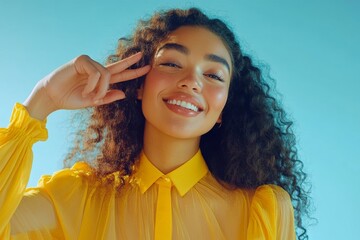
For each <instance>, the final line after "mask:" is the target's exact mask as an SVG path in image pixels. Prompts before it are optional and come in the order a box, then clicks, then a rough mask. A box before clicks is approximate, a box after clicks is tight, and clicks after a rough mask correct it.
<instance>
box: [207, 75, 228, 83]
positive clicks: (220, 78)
mask: <svg viewBox="0 0 360 240" xmlns="http://www.w3.org/2000/svg"><path fill="white" fill-rule="evenodd" d="M204 75H205V76H207V77H209V78H212V79H215V80H217V81H220V82H224V79H223V78H222V77H220V76H218V75H216V74H204Z"/></svg>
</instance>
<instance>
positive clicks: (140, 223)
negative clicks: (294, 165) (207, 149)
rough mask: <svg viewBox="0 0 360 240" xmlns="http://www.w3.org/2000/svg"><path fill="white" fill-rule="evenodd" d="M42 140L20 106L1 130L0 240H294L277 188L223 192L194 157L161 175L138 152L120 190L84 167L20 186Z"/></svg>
mask: <svg viewBox="0 0 360 240" xmlns="http://www.w3.org/2000/svg"><path fill="white" fill-rule="evenodd" d="M46 138H47V131H46V129H45V122H39V121H37V120H34V119H31V117H29V115H28V114H27V112H26V110H25V108H24V107H23V106H21V105H20V104H17V105H16V106H15V108H14V111H13V114H12V118H11V121H10V125H9V127H8V128H6V129H0V239H155V237H156V239H181V240H183V239H216V240H218V239H295V232H294V219H293V208H292V205H291V201H290V198H289V195H288V194H287V193H286V192H285V191H284V190H283V189H282V188H280V187H277V186H274V185H264V186H260V187H258V188H257V189H253V190H250V189H236V190H229V189H226V188H224V187H223V186H222V185H220V184H219V183H218V182H217V181H216V180H215V178H214V177H213V176H212V175H211V173H210V172H209V171H208V169H207V166H206V164H205V161H204V159H203V157H202V156H201V153H200V152H198V153H197V154H196V155H195V156H194V157H193V158H192V159H190V160H189V161H187V162H186V163H185V164H184V165H182V166H180V167H179V168H178V169H176V170H174V171H173V172H171V173H169V174H167V175H164V174H162V173H161V172H160V171H159V170H158V169H156V168H155V167H154V166H153V165H152V164H151V162H150V161H149V160H148V159H147V158H146V156H145V155H144V154H141V157H140V160H139V162H138V163H137V165H136V167H135V173H134V174H133V176H131V177H129V178H128V179H127V180H126V183H125V186H124V187H123V188H122V189H121V190H120V191H119V190H117V188H116V184H117V183H118V182H119V178H118V175H117V174H118V173H113V174H111V176H112V177H114V178H115V181H114V184H109V183H108V182H107V181H102V182H101V181H96V179H95V178H94V174H93V173H92V170H91V168H90V167H89V166H88V165H87V164H85V163H77V164H75V165H74V166H73V167H72V168H71V169H63V170H61V171H58V172H56V173H54V174H53V175H52V176H48V175H47V176H43V177H42V178H41V179H40V181H39V183H38V186H37V187H35V188H29V189H25V187H26V184H27V181H28V178H29V174H30V171H31V164H32V151H31V147H32V145H33V144H34V143H35V142H36V141H39V140H45V139H46ZM44 164H46V163H44ZM166 234H167V235H166ZM170 236H171V237H170Z"/></svg>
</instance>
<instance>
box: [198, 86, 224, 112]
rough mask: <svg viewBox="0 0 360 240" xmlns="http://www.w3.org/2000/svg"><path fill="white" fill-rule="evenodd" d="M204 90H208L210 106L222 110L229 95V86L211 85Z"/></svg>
mask: <svg viewBox="0 0 360 240" xmlns="http://www.w3.org/2000/svg"><path fill="white" fill-rule="evenodd" d="M204 92H206V95H207V99H208V104H209V107H210V108H212V109H213V110H216V111H220V112H221V111H222V110H223V108H224V106H225V103H226V100H227V97H228V87H209V88H207V89H206V91H204Z"/></svg>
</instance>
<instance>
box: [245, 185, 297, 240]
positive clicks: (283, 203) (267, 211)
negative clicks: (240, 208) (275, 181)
mask: <svg viewBox="0 0 360 240" xmlns="http://www.w3.org/2000/svg"><path fill="white" fill-rule="evenodd" d="M250 209H251V210H250V222H249V232H248V234H250V235H251V236H257V237H258V236H268V237H267V238H266V239H295V229H294V226H295V225H294V210H293V206H292V202H291V198H290V195H289V194H288V193H287V192H286V191H285V190H284V189H283V188H281V187H279V186H276V185H262V186H259V187H257V188H256V190H255V192H254V195H253V197H252V201H251V207H250ZM254 238H256V237H254ZM256 239H258V238H256Z"/></svg>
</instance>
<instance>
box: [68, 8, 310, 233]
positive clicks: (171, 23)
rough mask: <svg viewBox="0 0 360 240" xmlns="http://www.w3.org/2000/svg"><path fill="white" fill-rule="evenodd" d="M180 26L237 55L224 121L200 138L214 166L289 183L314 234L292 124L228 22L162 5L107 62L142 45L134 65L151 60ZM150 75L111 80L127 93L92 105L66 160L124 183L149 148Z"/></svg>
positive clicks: (235, 180)
mask: <svg viewBox="0 0 360 240" xmlns="http://www.w3.org/2000/svg"><path fill="white" fill-rule="evenodd" d="M181 26H199V27H203V28H206V29H208V30H210V31H211V32H213V33H214V34H216V35H217V36H219V37H220V38H221V39H222V41H223V43H224V45H225V46H226V47H227V49H228V51H229V53H230V55H231V58H232V65H233V67H232V69H233V72H232V79H231V83H230V88H229V95H228V100H227V103H226V105H225V108H224V110H223V113H222V123H221V126H220V127H219V126H217V125H215V126H214V127H213V128H212V129H211V130H210V131H209V132H208V133H206V134H205V135H203V136H202V137H201V141H200V149H201V152H202V154H203V156H204V158H205V161H206V162H207V164H208V167H209V170H210V172H211V173H212V174H213V175H214V176H215V177H216V178H217V179H218V180H219V181H220V182H225V183H227V184H228V185H231V186H234V187H237V188H256V187H258V186H260V185H263V184H276V185H278V186H281V187H282V188H284V189H285V190H286V191H287V192H288V193H289V195H290V197H291V200H292V203H293V206H294V210H295V220H296V225H297V235H298V238H299V239H308V236H307V233H306V229H305V227H304V224H303V216H308V205H309V197H308V191H307V190H306V189H305V188H304V183H305V179H306V174H305V173H304V172H303V164H302V162H301V161H300V160H299V159H298V156H297V149H296V141H295V135H294V134H293V132H292V130H291V126H292V124H293V123H292V122H291V121H290V120H288V118H287V116H286V113H285V111H284V110H283V109H282V108H281V106H280V104H279V102H278V101H277V100H276V99H275V98H274V97H273V96H272V95H271V88H270V85H269V83H267V82H266V81H265V80H264V78H263V77H262V73H261V71H260V69H259V68H258V67H256V66H254V65H253V63H252V60H251V58H250V57H249V56H245V55H244V54H243V53H242V51H241V48H240V46H239V43H238V41H237V40H236V38H235V36H234V34H233V32H232V31H231V30H230V29H229V28H228V27H227V25H226V24H225V23H224V22H223V21H221V20H219V19H210V18H208V17H207V16H206V15H205V14H204V13H202V12H201V11H200V10H199V9H196V8H191V9H188V10H180V9H175V10H169V11H164V12H158V13H156V14H154V15H153V16H152V17H151V18H150V19H149V20H146V21H140V23H139V25H138V26H137V28H136V29H135V32H134V33H133V35H132V36H131V37H129V38H121V39H120V40H119V44H118V48H117V51H116V53H115V54H113V55H110V56H109V57H108V60H107V63H111V62H114V61H118V60H119V59H122V58H125V57H127V56H129V55H131V54H134V53H136V52H139V51H141V52H143V56H144V57H143V59H142V60H141V61H140V62H139V63H137V64H135V65H134V66H132V68H137V67H140V66H144V65H146V64H149V63H150V62H151V60H152V58H153V55H154V54H155V50H156V48H157V47H158V44H159V43H160V42H161V41H162V40H163V39H164V38H165V37H166V36H167V35H168V34H169V33H170V32H172V31H174V30H176V29H177V28H179V27H181ZM144 78H145V77H140V78H138V79H136V80H134V81H128V82H123V83H118V84H115V85H113V86H112V88H117V89H122V90H123V91H124V92H125V94H126V96H127V97H126V99H124V100H122V101H116V102H113V103H111V104H108V105H103V106H98V107H95V108H93V109H91V110H90V121H88V122H89V124H88V125H87V126H86V127H85V128H84V129H83V130H81V131H80V134H79V135H78V137H77V140H76V142H77V144H75V147H74V148H73V149H72V151H71V152H70V153H69V155H68V156H67V158H66V159H65V162H66V163H67V165H69V163H73V162H74V161H78V160H80V159H81V160H86V161H87V162H89V163H90V164H91V165H92V166H94V168H95V171H96V172H97V174H98V176H100V177H102V176H105V175H108V174H109V173H112V172H115V171H120V172H121V176H122V182H123V183H124V178H125V176H129V175H131V173H132V169H133V166H134V164H135V162H136V160H137V159H138V157H139V154H140V152H141V150H142V148H143V131H144V122H145V121H144V116H143V114H142V111H141V102H140V101H139V100H137V89H138V88H139V87H140V86H141V85H142V83H143V81H144ZM81 153H83V154H81ZM91 154H92V156H91ZM85 155H87V156H86V157H85ZM90 159H92V160H90Z"/></svg>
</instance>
